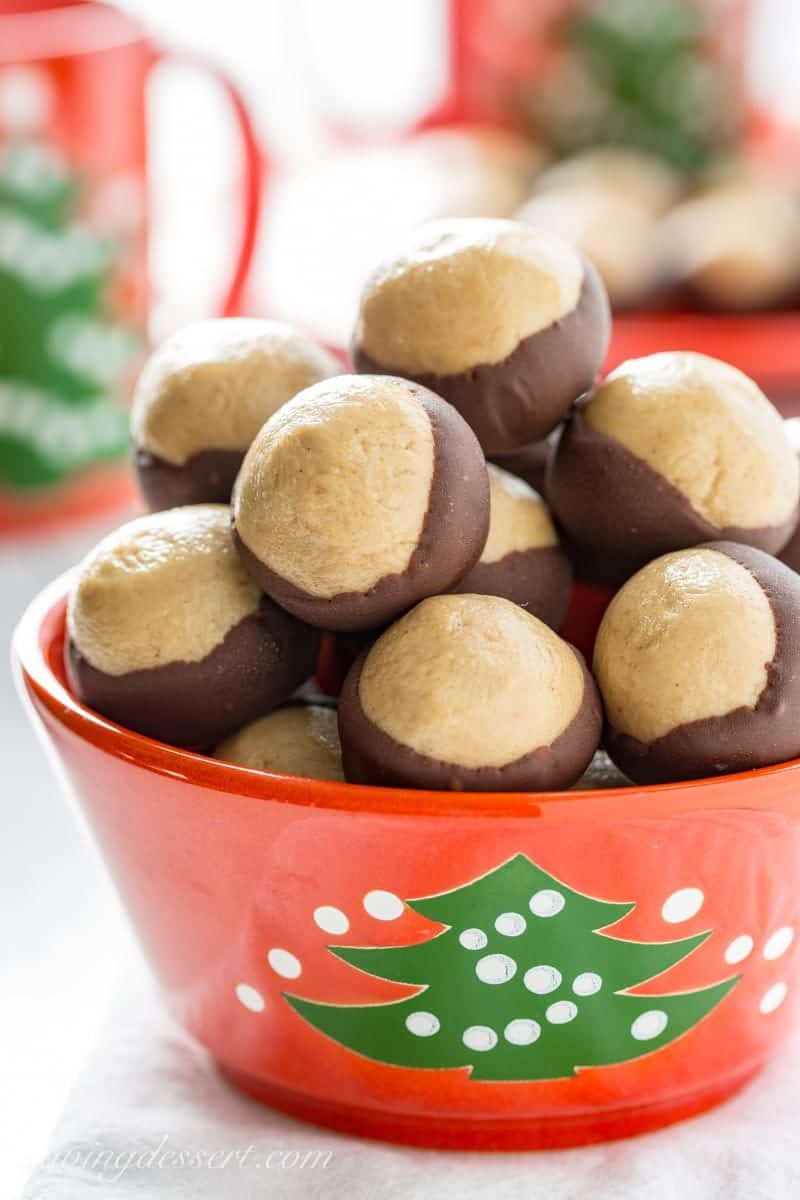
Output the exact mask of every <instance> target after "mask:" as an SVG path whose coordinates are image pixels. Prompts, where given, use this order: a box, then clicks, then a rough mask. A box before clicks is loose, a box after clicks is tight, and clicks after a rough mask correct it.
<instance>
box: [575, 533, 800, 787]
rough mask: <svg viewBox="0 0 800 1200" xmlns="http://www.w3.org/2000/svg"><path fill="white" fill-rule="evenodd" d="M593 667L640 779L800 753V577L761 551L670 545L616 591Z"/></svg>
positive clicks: (618, 746) (618, 758)
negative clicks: (672, 549)
mask: <svg viewBox="0 0 800 1200" xmlns="http://www.w3.org/2000/svg"><path fill="white" fill-rule="evenodd" d="M594 673H595V677H596V679H597V682H598V684H599V686H600V690H601V692H602V695H603V701H604V703H605V708H606V718H607V724H606V733H605V745H606V749H607V750H608V753H609V754H610V756H611V758H612V759H613V760H614V762H615V763H616V764H617V766H618V767H619V768H620V770H622V771H624V773H625V774H626V775H627V776H629V778H631V779H633V780H635V781H636V782H637V783H666V782H670V781H673V780H680V779H700V778H703V777H704V776H709V775H726V774H729V773H731V772H734V771H744V770H748V769H750V768H752V767H763V766H768V765H770V764H773V763H779V762H784V761H785V760H787V759H792V758H796V757H798V756H800V723H799V722H798V720H797V713H798V705H800V577H798V576H797V575H796V574H795V573H794V572H793V571H791V570H790V569H789V568H788V567H786V566H785V565H784V564H783V563H781V562H778V560H777V559H775V558H773V557H772V556H771V555H769V554H765V553H763V551H761V550H754V549H753V548H752V547H750V546H742V545H737V544H736V543H733V542H712V543H709V544H708V545H704V546H697V547H694V548H692V549H689V550H680V551H677V552H676V553H673V554H666V555H664V556H663V557H661V558H657V559H656V560H655V561H654V562H651V563H649V564H648V565H647V566H646V567H643V568H642V570H641V571H639V572H638V574H636V575H634V576H633V578H632V579H630V580H629V581H628V582H627V583H626V584H625V586H624V587H623V588H622V589H621V590H620V591H619V592H618V593H617V595H616V596H615V597H614V599H613V600H612V601H611V604H610V606H609V608H608V610H607V612H606V614H605V616H604V618H603V621H602V624H601V626H600V630H599V633H598V635H597V643H596V646H595V652H594Z"/></svg>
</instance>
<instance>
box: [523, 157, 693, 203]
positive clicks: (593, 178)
mask: <svg viewBox="0 0 800 1200" xmlns="http://www.w3.org/2000/svg"><path fill="white" fill-rule="evenodd" d="M684 187H685V181H684V178H683V176H682V175H681V174H680V173H679V172H677V171H675V170H674V169H673V168H672V167H671V166H669V164H668V163H667V162H666V161H665V160H664V159H663V158H659V157H658V156H657V155H654V154H646V153H644V152H643V151H641V150H634V149H632V148H631V147H627V146H594V147H592V149H591V150H584V151H582V152H581V153H580V154H573V155H571V156H570V157H569V158H564V159H562V160H561V161H560V162H557V163H554V164H553V165H552V166H550V167H548V168H547V169H546V170H545V171H543V172H542V173H541V175H539V176H538V178H537V179H536V191H537V193H538V192H550V191H555V192H565V191H567V190H568V189H572V188H575V189H578V190H582V189H584V188H602V189H604V190H609V191H611V190H613V191H614V192H616V193H617V194H618V195H619V196H624V197H625V198H626V199H628V200H630V201H631V203H633V204H635V205H636V206H637V207H639V208H642V209H644V210H645V211H646V212H649V213H651V214H653V215H657V214H658V213H663V212H666V210H667V209H668V208H671V207H672V205H673V204H674V203H675V202H676V201H677V200H678V198H679V197H680V194H681V192H682V191H683V189H684Z"/></svg>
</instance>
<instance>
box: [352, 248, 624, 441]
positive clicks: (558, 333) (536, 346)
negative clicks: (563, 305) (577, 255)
mask: <svg viewBox="0 0 800 1200" xmlns="http://www.w3.org/2000/svg"><path fill="white" fill-rule="evenodd" d="M468 302H469V297H468V296H467V297H465V303H468ZM610 329H611V317H610V310H609V305H608V297H607V295H606V292H605V289H604V287H603V285H602V283H601V281H600V277H599V276H598V274H597V271H596V270H595V269H594V267H593V266H592V265H591V263H589V262H587V261H584V277H583V284H582V286H581V291H580V295H579V297H578V303H577V305H576V306H575V308H574V309H572V311H571V312H569V313H567V314H566V315H565V316H564V317H562V318H561V319H560V320H558V321H554V322H553V323H552V324H551V325H549V326H547V328H545V329H542V330H540V331H539V332H538V333H534V334H531V335H530V336H529V337H527V338H523V340H522V341H521V342H519V343H518V345H517V347H516V349H514V350H513V351H512V353H511V354H509V355H508V357H507V358H505V359H503V361H502V362H498V363H491V364H483V365H480V366H477V367H474V368H472V370H469V371H464V372H462V373H460V374H456V375H413V376H411V377H412V378H414V379H415V380H416V382H417V383H419V384H421V385H422V386H423V387H427V388H430V390H431V391H433V392H435V393H436V394H437V395H439V396H443V397H444V399H445V400H447V401H449V403H450V404H452V405H453V407H454V408H456V409H457V410H458V411H459V412H460V413H461V415H462V417H464V419H465V420H466V421H467V423H468V424H469V425H470V426H471V427H472V429H473V430H474V431H475V433H476V435H477V437H478V441H479V442H480V443H481V446H482V447H483V449H484V451H485V453H486V454H488V455H498V454H509V453H511V452H512V451H515V450H518V449H520V448H521V447H524V446H528V445H530V443H531V442H536V441H539V440H540V439H542V438H545V437H546V436H547V434H549V433H550V432H551V430H553V429H554V428H555V427H556V425H558V424H559V422H560V421H562V420H563V419H564V417H565V416H566V414H567V413H568V412H569V410H570V408H571V407H572V405H573V404H574V403H575V401H576V400H577V399H578V397H579V396H581V395H583V394H584V393H585V392H586V391H588V389H589V388H590V387H591V386H592V383H593V382H594V379H595V376H596V374H597V372H598V370H599V369H600V366H601V364H602V362H603V359H604V357H605V353H606V350H607V348H608V340H609V336H610ZM352 358H353V363H354V364H355V368H356V370H357V371H359V372H362V373H366V374H394V373H395V370H394V369H393V367H392V365H391V364H390V363H380V362H376V361H375V360H374V359H372V358H370V356H369V355H367V354H366V353H365V352H364V351H363V350H361V348H360V347H359V346H358V345H357V344H354V345H353V347H352ZM399 373H401V374H402V373H403V372H399Z"/></svg>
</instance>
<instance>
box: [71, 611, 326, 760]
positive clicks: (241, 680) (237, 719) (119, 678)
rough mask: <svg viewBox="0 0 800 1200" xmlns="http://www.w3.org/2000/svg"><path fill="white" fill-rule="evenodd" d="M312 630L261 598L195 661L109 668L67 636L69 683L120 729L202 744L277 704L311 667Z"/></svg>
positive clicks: (313, 652) (313, 654) (314, 649)
mask: <svg viewBox="0 0 800 1200" xmlns="http://www.w3.org/2000/svg"><path fill="white" fill-rule="evenodd" d="M318 646H319V637H318V634H317V633H316V631H315V630H312V629H309V628H308V627H307V626H305V625H302V624H301V623H300V622H299V621H297V620H295V619H294V618H293V617H291V616H290V615H289V614H288V613H285V612H283V610H282V609H280V608H278V606H277V605H276V604H273V603H272V601H271V600H269V599H267V598H266V597H264V599H263V601H262V603H261V605H260V607H259V610H258V612H256V613H254V614H253V615H252V616H248V617H245V618H244V620H242V621H240V622H239V623H238V624H237V625H235V626H234V627H233V628H232V629H231V630H230V631H229V633H228V634H227V635H226V636H225V638H224V639H223V641H222V642H221V643H220V644H219V645H218V646H217V647H215V649H214V650H212V651H211V653H210V654H208V655H207V656H206V657H205V658H203V659H201V660H200V661H197V662H171V663H166V664H164V666H160V667H151V668H146V669H143V670H136V671H129V672H128V673H127V674H125V675H109V674H107V673H106V672H105V671H100V670H98V669H97V668H96V667H94V666H92V664H91V663H90V662H89V661H88V660H87V659H86V658H85V657H84V656H83V655H82V654H81V653H80V651H79V650H78V649H77V647H76V646H75V644H74V643H73V642H72V640H71V639H70V640H69V641H68V643H67V646H66V652H65V659H66V669H67V678H68V680H69V684H70V687H71V688H72V690H73V691H74V692H75V694H76V696H78V698H79V699H80V700H81V702H82V703H84V704H86V705H87V706H88V707H89V708H93V709H95V710H96V711H97V712H99V713H102V714H103V716H106V717H109V718H110V719H111V720H112V721H116V723H117V724H118V725H122V726H124V727H125V728H127V729H133V730H135V731H136V732H137V733H143V734H145V735H146V736H147V737H152V738H156V739H157V740H158V741H162V742H167V743H168V744H170V745H174V746H186V747H193V748H205V747H208V746H211V745H213V744H215V743H216V742H218V741H220V740H221V739H222V738H224V737H227V736H228V735H229V734H231V733H233V732H235V731H236V730H237V729H239V728H241V726H242V725H246V724H248V723H249V722H250V721H253V720H255V719H256V718H257V717H260V716H263V715H264V714H265V713H267V712H269V711H270V709H272V708H275V707H276V706H277V705H279V704H282V703H283V702H284V701H285V700H287V699H288V698H289V696H290V695H291V694H292V692H293V691H294V690H295V688H296V687H298V686H299V684H301V683H302V682H303V681H304V680H305V679H307V678H308V677H309V676H310V675H311V674H312V672H313V670H314V664H315V661H316V655H317V649H318Z"/></svg>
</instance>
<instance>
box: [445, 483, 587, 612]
mask: <svg viewBox="0 0 800 1200" xmlns="http://www.w3.org/2000/svg"><path fill="white" fill-rule="evenodd" d="M489 498H490V517H489V536H488V538H487V539H486V545H485V546H484V548H483V551H482V553H481V556H480V558H479V559H478V561H477V563H476V564H475V566H474V567H473V568H472V570H471V571H468V572H467V574H466V575H465V576H464V578H463V579H461V580H459V582H458V584H457V586H456V587H455V588H454V589H453V591H455V592H461V593H473V594H482V595H487V596H505V598H506V599H507V600H513V602H514V603H515V604H519V605H520V607H521V608H527V610H528V612H530V613H533V615H534V616H535V617H538V618H539V620H540V621H544V623H545V624H546V625H549V626H550V627H551V629H558V628H559V627H560V625H561V622H562V621H563V619H564V613H565V612H566V610H567V600H568V599H569V589H570V584H571V582H572V568H571V567H570V564H569V559H568V558H567V556H566V555H565V554H564V552H563V550H562V549H561V547H560V546H559V544H558V534H557V533H556V529H555V526H554V525H553V522H552V519H551V517H550V513H549V512H548V509H547V505H546V504H545V503H544V501H543V500H542V498H541V496H539V495H538V493H536V492H535V491H534V490H533V488H531V487H529V486H528V484H527V483H525V482H524V481H523V480H522V479H518V478H517V477H516V476H514V475H510V474H509V473H508V471H503V470H501V469H500V468H499V467H495V466H493V465H491V464H490V465H489Z"/></svg>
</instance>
